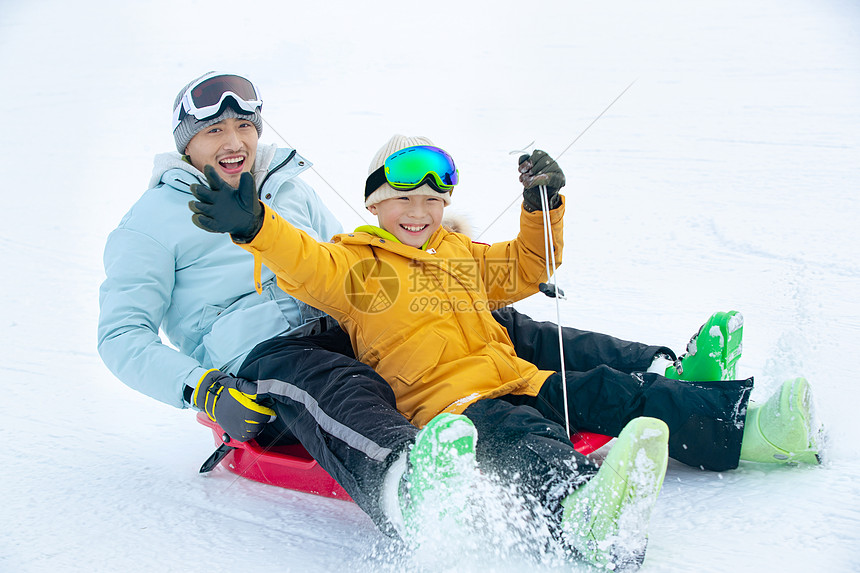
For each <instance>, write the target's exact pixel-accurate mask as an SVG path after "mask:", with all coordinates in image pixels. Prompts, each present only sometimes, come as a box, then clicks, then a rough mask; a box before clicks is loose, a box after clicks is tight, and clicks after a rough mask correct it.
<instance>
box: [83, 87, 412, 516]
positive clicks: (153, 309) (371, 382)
mask: <svg viewBox="0 0 860 573" xmlns="http://www.w3.org/2000/svg"><path fill="white" fill-rule="evenodd" d="M261 109H262V100H261V99H260V96H259V92H258V90H257V88H256V87H255V86H254V85H253V84H252V83H251V82H250V81H248V80H247V79H245V78H242V77H240V76H236V75H229V74H216V73H208V74H205V75H204V76H201V77H200V78H197V79H196V80H194V81H192V82H191V83H189V84H188V85H186V86H185V87H184V88H183V89H182V90H181V91H180V92H179V94H178V96H177V97H176V100H175V102H174V116H173V128H174V131H173V134H174V139H175V142H176V148H177V151H178V152H179V155H177V154H175V153H164V154H160V155H157V156H156V158H155V166H154V169H153V175H152V180H151V182H150V185H149V187H150V188H149V190H148V191H146V192H145V193H144V194H143V196H142V197H141V198H140V199H139V200H138V201H137V202H136V203H135V205H134V206H133V207H132V208H131V210H130V211H129V212H128V213H127V214H126V215H125V216H124V217H123V219H122V221H121V222H120V224H119V226H118V227H117V229H116V230H114V231H113V232H112V233H111V234H110V236H109V237H108V240H107V244H106V246H105V253H104V264H105V273H106V280H105V281H104V283H103V284H102V286H101V289H100V293H99V302H100V309H101V311H100V317H99V326H98V349H99V353H100V355H101V356H102V359H103V360H104V362H105V364H106V365H107V366H108V368H110V370H111V371H112V372H113V373H114V374H115V375H116V376H117V377H118V378H119V379H120V380H122V381H123V382H124V383H125V384H127V385H128V386H130V387H132V388H134V389H135V390H138V391H140V392H142V393H144V394H146V395H148V396H150V397H152V398H155V399H157V400H160V401H161V402H164V403H166V404H170V405H172V406H176V407H179V408H187V407H195V408H198V409H205V410H206V411H207V413H208V414H209V415H210V417H212V418H213V419H217V422H218V423H219V424H220V425H221V426H222V427H223V428H224V430H225V431H226V432H227V433H228V434H229V435H230V436H231V437H232V438H233V439H238V440H241V441H246V440H248V439H251V438H255V437H258V434H260V433H261V432H262V435H259V438H260V440H261V441H264V442H265V441H269V442H271V441H278V440H295V439H296V438H298V439H299V440H300V441H301V442H302V443H303V445H304V446H305V447H306V449H307V450H308V451H309V452H310V453H311V455H313V456H314V457H315V458H316V459H317V460H318V461H319V462H320V463H321V465H322V467H323V468H324V469H326V470H327V471H328V472H329V473H331V474H332V476H334V477H335V478H336V479H338V481H340V483H341V484H342V485H343V486H344V488H345V489H346V490H347V492H348V493H349V494H350V496H352V497H353V499H354V500H355V501H356V502H357V503H358V504H359V505H360V506H361V507H362V508H364V509H365V510H366V511H367V512H368V513H369V514H370V515H371V516H372V517H373V518H374V519H375V520H376V521H377V523H380V524H381V525H382V526H383V527H384V524H385V522H386V520H385V519H384V518H383V517H382V514H381V512H380V510H379V509H378V489H379V488H380V487H381V480H382V478H383V474H384V469H385V468H387V466H388V465H389V464H390V463H391V460H392V459H393V454H394V453H399V452H401V451H402V450H403V449H404V448H406V447H407V445H409V444H411V443H412V442H413V440H414V437H415V435H416V433H417V432H418V429H417V428H415V427H414V426H413V425H411V424H410V423H409V422H408V421H407V420H406V419H405V418H403V417H402V416H401V415H400V414H399V413H397V412H396V410H395V409H394V408H393V406H391V407H379V405H380V404H393V401H394V398H393V395H392V394H391V390H390V388H389V387H388V385H387V384H385V382H384V381H383V380H382V379H381V378H379V377H378V376H377V375H376V374H375V373H374V372H373V370H371V369H370V368H367V367H365V366H364V365H362V364H360V363H358V362H356V361H355V360H354V359H351V358H348V357H347V356H344V355H342V354H338V353H335V352H327V351H325V350H324V349H322V348H319V349H318V351H317V352H315V353H313V356H314V357H315V358H316V357H319V360H318V361H317V362H318V363H314V364H311V363H310V362H311V361H310V360H306V361H305V366H306V367H305V368H303V369H301V370H300V372H301V373H302V374H306V375H307V380H301V381H299V382H303V381H307V382H308V385H309V386H310V387H312V388H313V389H314V395H313V396H312V395H311V394H309V393H308V392H306V391H304V390H303V389H302V388H300V387H299V386H298V385H296V386H290V387H289V388H286V389H284V391H285V392H291V393H292V394H291V395H292V398H294V399H293V400H290V401H289V402H290V405H289V406H287V405H284V403H283V402H282V403H280V404H278V405H277V406H276V407H277V409H278V412H277V418H276V419H275V420H274V423H272V424H268V423H267V422H269V421H270V419H271V418H272V417H273V416H275V412H274V411H272V410H270V409H269V408H268V407H266V406H263V405H260V404H259V403H258V402H257V401H255V400H254V399H253V396H254V394H255V392H256V384H255V383H254V382H249V381H247V380H244V379H241V378H235V377H233V376H231V375H230V374H231V373H232V374H237V373H239V372H240V367H241V366H242V363H243V362H245V359H246V357H247V356H248V355H249V353H250V352H251V351H252V349H254V348H255V346H258V345H259V344H260V343H262V342H265V341H269V342H272V341H274V345H273V346H272V345H270V346H269V347H265V346H264V347H261V348H258V349H257V350H256V351H255V353H254V364H255V365H256V367H257V368H258V370H259V368H260V366H261V364H262V365H266V364H269V365H271V361H270V360H268V359H267V357H268V356H270V355H272V354H273V353H276V352H277V343H278V342H279V341H281V342H282V341H283V340H284V339H286V338H289V337H303V336H308V335H313V334H318V333H320V332H322V331H323V330H325V329H326V328H327V327H328V323H327V318H326V316H325V314H324V313H322V312H320V311H318V310H316V309H314V308H312V307H310V306H308V305H306V304H304V303H301V302H299V301H297V300H296V299H294V298H292V297H290V296H288V295H286V294H285V293H284V292H283V291H281V290H280V289H279V288H278V287H277V286H276V284H275V278H274V275H273V274H272V273H271V272H270V271H269V270H268V269H265V268H264V269H261V270H260V273H261V274H260V285H259V286H260V289H261V291H262V296H261V295H258V294H257V293H256V292H255V284H254V282H253V281H252V280H251V277H252V274H251V273H252V269H253V257H251V256H250V255H248V254H247V253H245V252H244V251H242V250H241V249H237V248H236V247H235V246H234V245H233V244H232V242H231V240H230V237H228V236H225V235H213V234H211V233H206V232H204V231H202V230H200V229H199V228H197V227H196V226H194V225H193V224H192V222H191V218H190V217H189V216H188V206H187V204H188V202H189V201H190V200H193V197H192V196H191V194H190V192H189V187H190V185H192V184H195V183H201V182H205V181H206V180H205V178H204V177H203V174H202V170H203V166H204V165H207V164H209V165H212V166H214V169H215V170H217V172H218V174H219V175H220V176H221V177H222V178H223V179H224V180H225V181H227V182H232V183H233V184H234V185H236V184H238V180H239V176H240V175H241V174H242V173H246V172H247V173H251V174H252V175H253V176H254V178H255V181H256V184H257V186H258V188H259V189H260V198H261V200H262V201H264V202H265V203H266V204H267V205H270V206H271V207H272V208H273V209H275V210H276V211H277V212H278V213H280V214H282V215H283V216H284V217H287V218H289V220H290V221H292V222H293V223H294V224H295V225H297V226H298V227H300V228H302V229H303V230H305V231H307V232H308V233H310V234H312V235H313V236H314V237H317V238H320V239H323V240H327V239H328V238H330V237H331V236H333V235H335V234H337V233H339V232H340V231H341V226H340V224H339V223H338V221H337V220H336V219H335V217H334V216H333V215H332V214H331V213H330V212H329V210H328V209H327V208H326V207H325V205H324V204H323V202H322V201H321V200H320V198H319V197H318V196H317V195H316V193H315V192H314V190H313V189H312V188H311V187H310V186H309V185H308V184H306V183H305V182H304V181H302V180H301V179H299V177H298V175H299V174H300V173H301V172H302V171H304V170H305V169H307V168H308V167H309V166H310V163H309V162H308V161H307V160H306V159H304V158H303V157H301V156H300V155H298V154H297V153H296V151H295V150H291V149H278V148H277V146H275V145H258V138H259V135H260V133H261V132H262V128H263V124H262V118H261V116H260V113H261ZM328 320H330V319H328ZM159 329H161V330H163V332H164V334H165V335H166V337H167V338H168V339H169V340H170V342H171V345H172V346H169V345H167V344H165V343H163V342H162V340H161V338H160V336H159ZM310 344H315V342H314V339H311V340H309V342H308V343H307V344H303V346H302V347H303V348H307V347H309V346H308V345H310ZM275 369H276V370H277V368H275ZM250 380H256V378H255V377H251V378H250ZM343 381H348V382H349V384H348V385H345V384H343V383H342V382H343ZM365 404H371V405H375V409H373V416H372V417H371V416H368V411H367V407H366V406H365ZM371 408H373V406H371ZM380 468H381V469H380Z"/></svg>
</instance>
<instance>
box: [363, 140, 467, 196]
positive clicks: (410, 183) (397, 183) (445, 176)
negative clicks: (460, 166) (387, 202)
mask: <svg viewBox="0 0 860 573" xmlns="http://www.w3.org/2000/svg"><path fill="white" fill-rule="evenodd" d="M459 180H460V177H459V173H458V172H457V167H456V166H455V165H454V159H453V158H452V157H451V156H450V155H448V153H447V152H445V150H443V149H440V148H438V147H433V146H431V145H413V146H412V147H407V148H405V149H401V150H400V151H395V152H394V153H392V154H391V155H389V156H388V158H387V159H386V160H385V163H384V164H383V165H382V167H380V168H379V169H377V170H376V171H374V172H373V173H371V174H370V175H368V176H367V184H366V185H365V188H364V198H365V199H367V198H368V197H370V194H371V193H373V192H374V191H376V190H377V189H379V187H381V186H382V185H383V184H385V183H388V184H389V185H391V186H392V187H393V188H394V189H397V190H399V191H410V190H412V189H416V188H418V187H421V186H422V185H424V184H425V183H427V184H428V185H429V186H430V187H431V188H432V189H434V190H436V191H438V192H439V193H449V192H451V191H453V190H454V186H455V185H456V184H457V183H458V182H459Z"/></svg>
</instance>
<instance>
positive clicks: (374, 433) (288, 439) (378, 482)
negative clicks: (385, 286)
mask: <svg viewBox="0 0 860 573" xmlns="http://www.w3.org/2000/svg"><path fill="white" fill-rule="evenodd" d="M238 376H239V377H241V378H245V379H247V380H256V381H258V393H259V394H260V395H261V396H263V395H266V396H268V397H270V398H271V399H272V400H273V401H274V404H273V405H272V408H273V409H274V410H275V412H276V413H277V416H278V417H277V419H276V420H275V421H274V422H272V423H270V424H267V425H266V428H265V430H264V431H263V433H262V434H261V435H260V436H259V437H258V441H259V442H260V443H261V444H264V445H269V444H277V443H295V442H296V441H298V442H299V443H301V444H302V446H304V448H305V449H306V450H307V451H308V453H309V454H310V455H311V456H313V458H314V459H315V460H316V461H317V463H319V465H320V467H322V468H323V469H324V470H325V471H326V472H328V474H329V475H331V476H332V477H333V478H334V479H335V480H337V482H338V483H339V484H340V485H341V487H343V489H344V490H345V491H346V492H347V493H348V494H349V495H350V497H352V499H353V500H354V501H355V502H356V504H358V506H359V507H361V509H362V510H364V512H365V513H367V514H368V515H369V516H370V518H371V519H373V521H374V523H376V525H377V527H379V528H380V530H381V531H383V532H385V533H388V534H390V535H393V534H394V530H393V528H392V527H391V525H390V524H389V522H388V519H387V518H386V517H385V515H384V514H383V512H382V510H381V507H380V494H381V491H382V482H383V479H384V477H385V472H386V471H387V470H388V468H389V467H390V465H391V463H393V461H394V460H395V459H396V458H397V457H398V456H399V455H400V453H401V452H403V451H404V450H405V449H406V448H407V447H408V446H409V445H410V444H412V443H413V442H414V441H415V434H417V433H418V429H417V428H416V427H415V426H413V425H412V424H410V423H409V421H408V420H407V419H406V418H405V417H403V415H402V414H401V413H400V412H398V411H397V408H396V406H395V405H396V402H395V398H394V392H393V391H392V390H391V387H390V386H389V385H388V383H387V382H385V380H383V379H382V378H381V377H380V376H379V375H378V374H377V373H376V372H375V371H374V370H373V369H372V368H370V367H369V366H367V365H365V364H362V363H361V362H359V361H357V360H356V359H355V357H354V355H353V352H352V347H351V345H350V341H349V336H347V334H346V333H345V332H344V331H343V330H341V328H340V327H339V326H335V327H333V328H330V329H328V330H326V331H325V332H322V333H321V334H316V335H312V336H303V337H277V338H272V339H270V340H266V341H263V342H261V343H260V344H258V345H257V346H256V347H255V348H254V349H253V350H252V351H251V353H250V354H249V355H248V357H247V358H246V359H245V362H244V363H243V364H242V367H241V368H240V369H239V372H238Z"/></svg>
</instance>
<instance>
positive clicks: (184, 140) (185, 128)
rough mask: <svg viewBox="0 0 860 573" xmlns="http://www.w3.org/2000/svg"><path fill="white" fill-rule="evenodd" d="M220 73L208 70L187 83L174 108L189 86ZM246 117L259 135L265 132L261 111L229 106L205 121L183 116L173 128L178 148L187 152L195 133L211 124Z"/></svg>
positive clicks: (175, 101)
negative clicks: (236, 108)
mask: <svg viewBox="0 0 860 573" xmlns="http://www.w3.org/2000/svg"><path fill="white" fill-rule="evenodd" d="M215 75H220V74H219V73H218V72H207V73H205V74H203V75H202V76H200V77H199V78H195V79H193V80H191V81H190V82H188V83H187V84H185V87H183V88H182V89H181V90H179V93H178V94H177V95H176V99H175V100H173V109H174V110H175V109H176V106H178V105H179V102H180V100H182V96H184V95H185V92H186V91H188V88H190V87H191V84H193V83H195V82H197V81H198V80H201V79H203V78H205V77H206V76H215ZM231 117H232V118H245V119H247V120H248V121H250V122H251V123H253V124H254V127H255V128H257V136H258V137H259V136H260V135H262V133H263V118H262V117H261V116H260V112H259V111H256V112H254V113H244V112H241V113H240V112H238V111H236V110H235V109H233V107H231V106H227V107H225V108H224V111H223V112H221V114H220V115H217V116H215V117H210V118H209V119H204V120H203V121H199V120H198V119H197V118H196V117H194V116H193V115H186V116H185V117H184V118H182V121H181V122H179V125H177V126H176V129H174V130H173V139H174V141H175V142H176V150H177V151H179V153H181V154H183V155H184V154H185V148H186V147H188V142H189V141H191V138H193V137H194V136H195V135H197V134H198V133H199V132H201V131H203V130H204V129H206V128H207V127H209V126H210V125H215V124H216V123H218V122H219V121H223V120H225V119H228V118H231Z"/></svg>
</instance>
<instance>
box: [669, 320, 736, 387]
mask: <svg viewBox="0 0 860 573" xmlns="http://www.w3.org/2000/svg"><path fill="white" fill-rule="evenodd" d="M743 335H744V317H743V315H742V314H741V313H739V312H737V311H736V310H730V311H729V312H715V313H714V314H712V315H711V317H710V318H709V319H708V321H707V322H705V324H703V325H702V327H701V328H700V329H699V332H697V333H696V334H695V335H693V338H691V339H690V342H688V343H687V352H686V353H685V354H682V355H681V357H680V358H679V359H678V360H677V361H676V362H675V364H673V365H671V366H669V367H668V368H667V369H666V378H672V379H673V380H688V381H691V382H715V381H717V380H735V379H737V364H738V359H739V358H740V357H741V351H742V350H743V344H742V339H743Z"/></svg>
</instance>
